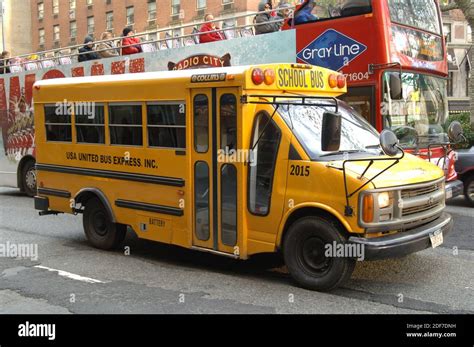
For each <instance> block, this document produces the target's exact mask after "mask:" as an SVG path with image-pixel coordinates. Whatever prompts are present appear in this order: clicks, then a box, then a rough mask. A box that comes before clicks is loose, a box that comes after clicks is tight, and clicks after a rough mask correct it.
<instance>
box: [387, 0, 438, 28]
mask: <svg viewBox="0 0 474 347" xmlns="http://www.w3.org/2000/svg"><path fill="white" fill-rule="evenodd" d="M388 5H389V7H390V19H391V20H392V22H394V23H398V24H403V25H408V26H411V27H414V28H417V29H420V30H425V31H431V32H432V33H435V34H438V35H441V25H440V22H439V16H438V7H437V5H436V2H435V1H434V0H389V1H388Z"/></svg>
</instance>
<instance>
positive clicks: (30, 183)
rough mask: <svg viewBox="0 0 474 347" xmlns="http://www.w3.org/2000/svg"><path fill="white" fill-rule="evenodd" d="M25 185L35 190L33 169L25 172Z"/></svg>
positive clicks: (34, 171) (34, 172)
mask: <svg viewBox="0 0 474 347" xmlns="http://www.w3.org/2000/svg"><path fill="white" fill-rule="evenodd" d="M25 183H26V186H27V187H28V188H29V189H35V188H36V170H35V169H30V170H28V171H27V173H26V176H25Z"/></svg>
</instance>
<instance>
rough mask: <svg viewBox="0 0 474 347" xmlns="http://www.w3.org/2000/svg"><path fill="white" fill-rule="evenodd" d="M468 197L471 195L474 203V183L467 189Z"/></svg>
mask: <svg viewBox="0 0 474 347" xmlns="http://www.w3.org/2000/svg"><path fill="white" fill-rule="evenodd" d="M467 195H469V198H470V199H471V200H473V201H474V182H471V183H470V184H469V186H468V187H467Z"/></svg>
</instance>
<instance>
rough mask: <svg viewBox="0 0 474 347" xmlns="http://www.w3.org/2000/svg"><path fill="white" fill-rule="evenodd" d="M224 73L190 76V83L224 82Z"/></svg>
mask: <svg viewBox="0 0 474 347" xmlns="http://www.w3.org/2000/svg"><path fill="white" fill-rule="evenodd" d="M226 77H227V74H226V73H211V74H205V75H204V74H203V75H192V76H191V83H209V82H225V80H226Z"/></svg>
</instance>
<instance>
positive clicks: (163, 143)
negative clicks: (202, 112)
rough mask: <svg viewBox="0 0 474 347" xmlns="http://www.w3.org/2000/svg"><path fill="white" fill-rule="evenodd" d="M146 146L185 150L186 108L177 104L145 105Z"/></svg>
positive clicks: (182, 104)
mask: <svg viewBox="0 0 474 347" xmlns="http://www.w3.org/2000/svg"><path fill="white" fill-rule="evenodd" d="M147 119H148V123H147V127H148V146H150V147H165V148H176V149H185V148H186V107H185V104H184V102H183V103H179V104H174V103H173V104H168V103H156V104H155V103H150V104H148V105H147Z"/></svg>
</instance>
